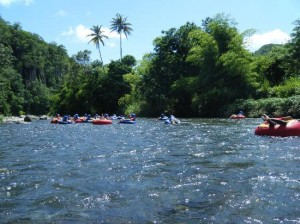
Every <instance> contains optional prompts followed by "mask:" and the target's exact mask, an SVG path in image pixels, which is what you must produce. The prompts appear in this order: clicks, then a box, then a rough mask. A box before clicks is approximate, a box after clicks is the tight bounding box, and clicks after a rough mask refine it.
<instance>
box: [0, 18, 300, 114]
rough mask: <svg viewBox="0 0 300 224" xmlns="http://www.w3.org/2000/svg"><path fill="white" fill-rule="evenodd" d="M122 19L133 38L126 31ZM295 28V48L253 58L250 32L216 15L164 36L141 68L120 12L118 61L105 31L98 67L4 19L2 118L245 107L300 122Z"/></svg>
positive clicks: (96, 38)
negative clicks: (125, 41)
mask: <svg viewBox="0 0 300 224" xmlns="http://www.w3.org/2000/svg"><path fill="white" fill-rule="evenodd" d="M122 19H123V20H122ZM121 21H122V22H124V24H125V25H126V26H127V28H126V29H125V31H124V30H120V29H118V26H117V25H118V24H120V22H121ZM124 24H123V25H124ZM294 25H295V28H294V30H293V33H291V38H292V39H291V41H289V42H288V43H287V44H284V45H273V44H270V45H265V46H263V47H262V48H261V49H259V50H258V51H257V52H255V53H251V52H250V51H248V50H247V49H246V46H245V40H246V39H247V37H248V36H249V35H251V31H246V32H243V33H240V32H239V31H238V29H237V28H236V23H235V22H234V20H233V19H231V18H230V17H228V16H226V15H224V14H217V15H216V16H214V17H212V18H206V19H205V20H203V21H202V24H201V25H200V26H199V25H196V24H195V23H189V22H187V23H186V24H184V25H182V26H181V27H179V28H178V29H176V28H171V29H169V30H167V31H162V35H161V36H159V37H157V38H155V39H154V41H153V44H154V49H153V52H152V53H149V54H146V55H144V57H143V59H142V60H141V61H139V62H137V61H136V59H135V58H134V57H133V56H130V55H125V56H123V55H122V44H121V32H127V33H124V34H125V35H126V36H127V35H128V34H130V32H131V31H132V28H131V24H130V23H128V22H127V21H126V18H124V17H123V16H121V15H119V14H117V15H116V18H115V19H113V20H112V27H111V29H112V30H115V31H117V32H118V33H119V34H120V59H119V60H115V61H114V60H112V61H111V62H110V63H108V64H105V65H104V64H103V62H102V55H101V51H100V44H102V45H104V42H105V39H106V38H105V36H104V35H103V33H102V31H101V26H99V25H96V26H93V27H92V28H91V31H92V34H91V35H90V36H91V40H90V42H93V43H95V45H96V47H97V48H98V50H99V56H100V60H95V61H91V58H90V55H91V52H90V51H88V50H83V51H80V52H78V53H77V54H75V55H73V56H72V57H70V56H68V54H67V51H66V49H65V48H64V46H62V45H57V44H56V43H46V42H45V41H44V40H43V39H42V38H41V37H39V36H38V35H36V34H33V33H29V32H27V31H24V30H22V28H21V26H20V24H17V23H16V24H13V25H11V24H9V23H8V22H6V21H5V20H3V19H2V18H1V19H0V87H1V88H0V114H3V115H11V114H13V115H18V114H24V113H26V114H37V115H38V114H47V113H48V114H55V113H61V114H71V115H72V114H74V113H91V114H94V113H119V114H121V113H122V114H128V113H131V112H135V113H137V114H138V115H140V116H158V115H159V114H161V113H169V114H175V115H176V116H180V117H227V116H230V115H231V114H232V113H236V112H238V111H239V110H244V111H245V112H246V115H248V116H253V117H255V116H260V115H261V114H262V113H268V114H270V115H273V116H276V115H277V116H280V115H291V116H294V117H300V20H296V21H295V22H294ZM126 26H125V27H126ZM123 28H124V26H123ZM247 35H248V36H247Z"/></svg>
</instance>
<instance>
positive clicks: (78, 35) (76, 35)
mask: <svg viewBox="0 0 300 224" xmlns="http://www.w3.org/2000/svg"><path fill="white" fill-rule="evenodd" d="M101 29H102V31H103V34H104V35H106V36H107V37H108V38H109V39H110V40H111V39H119V38H120V37H119V34H118V33H117V32H115V31H114V32H110V29H109V28H107V27H102V28H101ZM91 33H92V31H91V30H90V28H87V27H85V26H84V25H82V24H80V25H78V26H76V27H75V28H73V27H69V28H68V29H67V30H65V31H63V32H62V33H61V36H65V37H70V38H71V39H72V40H73V41H74V42H82V43H88V42H89V41H90V39H91V37H90V36H88V35H90V34H91ZM122 38H123V35H122ZM105 40H106V39H104V42H105V45H107V46H109V47H115V46H116V44H115V43H114V42H112V41H109V42H108V41H105Z"/></svg>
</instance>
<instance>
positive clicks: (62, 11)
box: [56, 9, 68, 17]
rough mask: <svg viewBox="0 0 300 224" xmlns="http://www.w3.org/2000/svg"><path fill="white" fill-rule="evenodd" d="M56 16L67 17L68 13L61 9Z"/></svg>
mask: <svg viewBox="0 0 300 224" xmlns="http://www.w3.org/2000/svg"><path fill="white" fill-rule="evenodd" d="M56 15H57V16H59V17H66V16H67V15H68V12H66V11H64V10H62V9H61V10H59V11H58V12H57V13H56Z"/></svg>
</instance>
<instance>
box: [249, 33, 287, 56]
mask: <svg viewBox="0 0 300 224" xmlns="http://www.w3.org/2000/svg"><path fill="white" fill-rule="evenodd" d="M290 39H291V37H290V36H289V35H288V34H287V33H285V32H283V31H281V30H279V29H275V30H272V31H270V32H266V33H263V34H254V35H253V36H251V37H249V38H247V40H246V42H247V49H249V50H250V51H256V50H258V49H259V48H260V47H262V46H263V45H266V44H285V43H287V42H288V41H289V40H290Z"/></svg>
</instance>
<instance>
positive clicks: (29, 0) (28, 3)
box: [0, 0, 33, 7]
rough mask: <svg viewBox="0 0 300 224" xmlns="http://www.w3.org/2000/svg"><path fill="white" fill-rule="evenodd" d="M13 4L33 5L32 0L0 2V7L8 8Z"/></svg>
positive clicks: (6, 0)
mask: <svg viewBox="0 0 300 224" xmlns="http://www.w3.org/2000/svg"><path fill="white" fill-rule="evenodd" d="M14 3H21V4H24V5H30V4H32V3H33V0H0V5H3V6H6V7H8V6H10V5H11V4H14Z"/></svg>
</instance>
